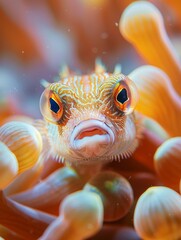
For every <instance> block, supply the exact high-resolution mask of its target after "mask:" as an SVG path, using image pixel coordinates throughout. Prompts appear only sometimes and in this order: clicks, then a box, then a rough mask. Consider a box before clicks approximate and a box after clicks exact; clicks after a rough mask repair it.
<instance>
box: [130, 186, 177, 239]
mask: <svg viewBox="0 0 181 240" xmlns="http://www.w3.org/2000/svg"><path fill="white" fill-rule="evenodd" d="M180 224H181V196H180V195H179V194H178V193H177V192H175V191H174V190H172V189H170V188H167V187H162V186H157V187H150V188H148V189H147V190H146V191H145V192H144V193H143V194H142V195H141V196H140V198H139V199H138V202H137V205H136V208H135V212H134V226H135V229H136V231H137V233H138V234H139V236H140V237H141V238H143V239H148V240H151V239H152V240H158V239H165V240H170V239H180V237H181V228H180Z"/></svg>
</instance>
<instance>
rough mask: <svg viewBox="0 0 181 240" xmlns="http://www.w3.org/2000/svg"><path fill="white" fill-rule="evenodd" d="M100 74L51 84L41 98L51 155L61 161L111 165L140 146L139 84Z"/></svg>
mask: <svg viewBox="0 0 181 240" xmlns="http://www.w3.org/2000/svg"><path fill="white" fill-rule="evenodd" d="M98 70H99V71H98ZM98 70H97V71H96V72H95V73H93V74H90V75H82V76H79V75H73V76H68V77H64V78H62V79H60V80H59V81H58V82H55V83H52V84H47V87H46V89H45V91H44V92H43V94H42V96H41V99H40V109H41V113H42V115H43V116H44V119H45V125H46V129H47V137H48V140H49V143H50V147H51V152H52V154H54V155H55V156H56V157H57V158H58V159H60V160H64V159H65V160H66V161H69V162H77V163H81V162H84V163H85V161H86V162H87V163H93V162H94V163H95V161H99V162H100V161H103V162H106V161H108V160H113V159H120V158H121V157H125V156H128V155H130V154H131V153H132V152H133V151H134V150H135V148H136V147H137V145H138V132H139V127H138V126H139V124H137V119H136V116H135V113H134V111H133V110H134V108H135V106H136V103H137V100H138V93H137V89H136V86H135V85H134V83H133V82H132V81H131V80H130V79H129V78H128V77H126V76H124V75H123V74H121V73H113V74H111V73H106V72H105V71H104V69H101V71H100V67H99V68H98Z"/></svg>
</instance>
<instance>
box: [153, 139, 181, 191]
mask: <svg viewBox="0 0 181 240" xmlns="http://www.w3.org/2000/svg"><path fill="white" fill-rule="evenodd" d="M180 156H181V137H175V138H170V139H168V140H166V141H165V142H164V143H163V144H162V145H161V146H160V147H159V148H158V149H157V151H156V153H155V155H154V165H155V169H156V172H157V174H158V175H159V177H160V179H161V180H162V181H163V182H164V183H165V185H166V186H168V187H170V188H172V189H174V190H176V191H178V190H179V182H180V176H181V174H180V173H181V157H180Z"/></svg>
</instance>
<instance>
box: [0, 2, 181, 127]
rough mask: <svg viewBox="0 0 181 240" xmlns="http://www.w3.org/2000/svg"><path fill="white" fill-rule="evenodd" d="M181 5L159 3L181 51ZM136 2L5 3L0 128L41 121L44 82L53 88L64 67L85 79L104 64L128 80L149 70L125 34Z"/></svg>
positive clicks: (0, 17)
mask: <svg viewBox="0 0 181 240" xmlns="http://www.w3.org/2000/svg"><path fill="white" fill-rule="evenodd" d="M179 1H180V0H160V1H158V0H155V1H150V2H152V3H154V4H155V5H156V6H157V7H158V8H159V10H160V11H161V13H162V15H163V16H164V20H165V25H166V28H167V32H168V34H169V36H170V38H171V40H172V41H173V44H174V45H175V47H176V48H177V51H181V47H180V46H181V44H180V42H179V41H178V36H179V35H180V30H181V22H180V21H179V20H178V16H179V15H181V7H180V8H178V7H177V4H176V3H178V2H179ZM131 2H133V1H131V0H39V1H37V0H31V1H28V0H16V1H12V0H1V1H0V124H1V123H2V122H3V119H4V118H6V117H8V116H11V115H14V114H26V115H27V116H31V117H34V118H39V117H41V116H40V111H39V98H40V95H41V93H42V91H43V87H42V86H41V85H40V80H41V79H46V80H47V81H49V82H53V79H54V78H55V77H56V76H57V75H58V74H59V71H60V68H61V66H62V65H64V64H67V65H68V66H69V67H70V68H71V69H72V70H73V71H77V72H78V73H81V74H86V73H90V72H91V71H93V70H94V64H95V59H96V58H97V57H99V58H101V59H102V61H103V62H104V63H105V65H106V67H107V69H108V71H110V72H111V71H113V68H114V65H115V64H117V63H119V64H121V65H122V72H123V73H124V74H128V73H129V72H130V71H132V70H133V69H135V68H136V67H138V66H140V65H142V64H144V61H143V60H142V59H141V58H140V57H139V55H138V54H137V53H136V51H135V50H134V48H133V47H132V46H131V45H130V44H129V43H127V42H126V41H125V40H124V39H123V37H122V36H121V34H120V32H119V26H118V24H119V19H120V16H121V14H122V12H123V10H124V9H125V8H126V7H127V6H128V5H129V4H130V3H131Z"/></svg>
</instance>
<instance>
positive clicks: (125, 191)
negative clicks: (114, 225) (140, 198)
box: [84, 171, 134, 222]
mask: <svg viewBox="0 0 181 240" xmlns="http://www.w3.org/2000/svg"><path fill="white" fill-rule="evenodd" d="M84 189H85V190H86V191H88V192H96V193H97V194H98V195H99V196H100V197H101V199H102V202H103V206H104V221H109V222H110V221H116V220H118V219H121V218H123V217H124V216H125V215H126V214H127V213H128V212H129V210H130V208H131V205H132V203H133V199H134V197H133V190H132V188H131V185H130V184H129V182H128V181H127V180H126V179H125V178H124V177H123V176H121V175H120V174H118V173H115V172H113V171H103V172H100V173H97V174H96V175H95V176H94V177H92V178H91V179H90V181H89V182H88V183H87V184H86V185H85V187H84Z"/></svg>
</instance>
